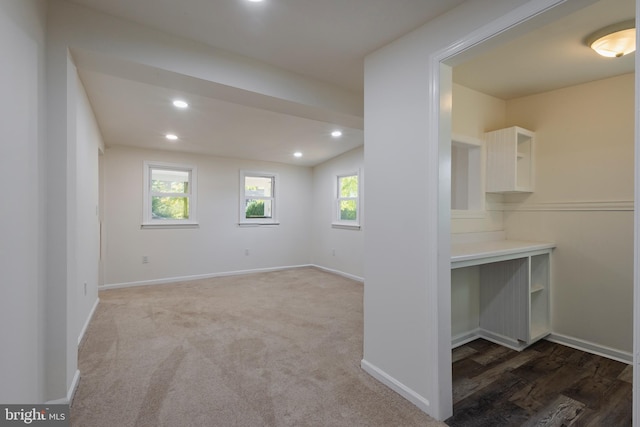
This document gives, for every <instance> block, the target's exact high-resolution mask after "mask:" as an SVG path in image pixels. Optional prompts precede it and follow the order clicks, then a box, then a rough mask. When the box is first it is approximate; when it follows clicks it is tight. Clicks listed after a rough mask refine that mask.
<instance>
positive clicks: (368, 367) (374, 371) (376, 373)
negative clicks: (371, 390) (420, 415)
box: [360, 359, 431, 414]
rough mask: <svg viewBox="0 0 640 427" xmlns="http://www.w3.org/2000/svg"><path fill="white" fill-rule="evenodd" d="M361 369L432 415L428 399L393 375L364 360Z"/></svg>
mask: <svg viewBox="0 0 640 427" xmlns="http://www.w3.org/2000/svg"><path fill="white" fill-rule="evenodd" d="M360 367H361V368H362V369H364V370H365V372H367V373H368V374H369V375H371V376H372V377H373V378H375V379H376V380H378V381H380V382H381V383H382V384H384V385H386V386H387V387H389V388H390V389H391V390H393V391H395V392H396V393H398V394H399V395H400V396H402V397H404V398H405V399H407V400H408V401H409V402H411V403H413V404H414V405H416V406H417V407H418V408H420V409H421V410H422V411H423V412H426V413H427V414H430V413H431V404H430V403H429V400H428V399H426V398H424V397H423V396H421V395H420V394H418V393H416V392H415V391H414V390H412V389H411V388H409V387H407V386H406V385H404V384H402V383H401V382H400V381H398V380H396V379H395V378H393V377H392V376H391V375H389V374H387V373H386V372H384V371H383V370H382V369H380V368H378V367H377V366H375V365H373V364H371V363H369V362H367V361H366V360H364V359H362V361H361V362H360Z"/></svg>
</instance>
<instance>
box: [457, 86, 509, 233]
mask: <svg viewBox="0 0 640 427" xmlns="http://www.w3.org/2000/svg"><path fill="white" fill-rule="evenodd" d="M506 118H507V103H506V102H505V101H504V100H502V99H499V98H496V97H493V96H489V95H487V94H484V93H481V92H478V91H476V90H473V89H469V88H467V87H465V86H462V85H459V84H454V85H453V90H452V105H451V132H452V133H453V134H456V135H462V136H467V137H472V138H476V139H480V140H482V139H484V133H485V132H488V131H492V130H496V129H501V128H503V127H505V123H506ZM482 161H483V162H484V161H485V160H484V159H482ZM502 201H503V197H502V195H499V194H491V193H485V214H484V216H483V217H482V218H468V217H458V218H456V217H455V214H452V215H454V216H453V218H452V219H451V232H452V233H469V232H480V231H498V230H502V229H503V228H504V223H503V214H502V211H501V210H500V209H499V208H498V206H499V204H501V203H502Z"/></svg>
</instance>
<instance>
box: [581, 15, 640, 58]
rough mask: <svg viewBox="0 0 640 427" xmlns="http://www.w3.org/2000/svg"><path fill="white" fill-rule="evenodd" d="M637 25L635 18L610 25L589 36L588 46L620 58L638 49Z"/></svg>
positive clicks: (606, 54)
mask: <svg viewBox="0 0 640 427" xmlns="http://www.w3.org/2000/svg"><path fill="white" fill-rule="evenodd" d="M635 26H636V23H635V21H634V20H633V19H631V20H629V21H624V22H619V23H617V24H613V25H609V26H608V27H605V28H603V29H601V30H599V31H596V32H595V33H593V34H591V35H590V36H588V37H587V38H586V43H587V46H589V47H590V48H591V49H593V50H595V51H596V52H598V53H599V54H600V55H602V56H606V57H608V58H620V57H621V56H624V55H626V54H628V53H631V52H633V51H635V50H636V28H635Z"/></svg>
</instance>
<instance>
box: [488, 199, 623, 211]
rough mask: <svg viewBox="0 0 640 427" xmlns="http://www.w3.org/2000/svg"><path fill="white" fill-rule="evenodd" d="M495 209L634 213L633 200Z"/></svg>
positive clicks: (512, 205) (510, 205)
mask: <svg viewBox="0 0 640 427" xmlns="http://www.w3.org/2000/svg"><path fill="white" fill-rule="evenodd" d="M494 206H495V208H496V209H497V210H502V211H506V212H539V211H548V212H562V211H572V212H578V211H585V212H599V211H617V212H633V210H634V202H633V200H601V201H571V202H541V203H509V202H505V203H502V204H499V203H496V204H495V205H494Z"/></svg>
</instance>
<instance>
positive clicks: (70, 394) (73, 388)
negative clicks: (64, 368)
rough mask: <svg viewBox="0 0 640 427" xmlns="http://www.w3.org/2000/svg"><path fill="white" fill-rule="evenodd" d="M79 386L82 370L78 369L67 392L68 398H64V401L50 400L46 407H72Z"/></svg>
mask: <svg viewBox="0 0 640 427" xmlns="http://www.w3.org/2000/svg"><path fill="white" fill-rule="evenodd" d="M78 384H80V370H79V369H76V373H75V374H74V375H73V380H72V381H71V385H70V386H69V390H67V396H66V397H63V398H62V399H55V400H49V401H47V402H45V404H46V405H71V403H72V402H73V397H74V396H75V395H76V390H77V389H78Z"/></svg>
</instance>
